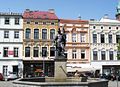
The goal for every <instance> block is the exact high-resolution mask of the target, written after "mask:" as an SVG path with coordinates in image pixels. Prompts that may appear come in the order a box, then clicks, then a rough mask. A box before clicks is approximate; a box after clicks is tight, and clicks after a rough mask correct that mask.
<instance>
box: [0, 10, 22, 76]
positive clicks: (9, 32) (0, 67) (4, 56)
mask: <svg viewBox="0 0 120 87" xmlns="http://www.w3.org/2000/svg"><path fill="white" fill-rule="evenodd" d="M0 35H1V38H0V73H2V74H3V75H4V76H8V75H9V74H10V73H16V74H17V75H19V76H20V77H21V76H22V68H23V63H22V39H23V38H22V36H23V20H22V14H20V13H2V12H1V13H0Z"/></svg>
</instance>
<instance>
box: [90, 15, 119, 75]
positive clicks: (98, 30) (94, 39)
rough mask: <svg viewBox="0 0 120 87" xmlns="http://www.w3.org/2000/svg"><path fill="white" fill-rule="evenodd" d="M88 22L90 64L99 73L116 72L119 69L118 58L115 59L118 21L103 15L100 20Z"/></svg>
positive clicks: (117, 53)
mask: <svg viewBox="0 0 120 87" xmlns="http://www.w3.org/2000/svg"><path fill="white" fill-rule="evenodd" d="M89 24H90V45H91V46H90V48H91V49H90V54H91V55H90V57H91V65H92V66H93V67H94V68H96V69H99V70H100V73H101V74H110V73H115V74H116V73H117V72H118V71H120V60H119V59H117V55H119V52H118V51H117V45H118V41H119V40H120V21H117V20H113V19H109V18H108V16H107V15H105V16H104V17H103V18H101V20H100V21H96V20H91V21H90V22H89Z"/></svg>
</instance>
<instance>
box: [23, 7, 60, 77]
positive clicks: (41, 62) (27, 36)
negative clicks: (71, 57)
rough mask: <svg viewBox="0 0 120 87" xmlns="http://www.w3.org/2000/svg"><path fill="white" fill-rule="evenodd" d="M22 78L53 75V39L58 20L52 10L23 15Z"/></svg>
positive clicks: (27, 12) (26, 12)
mask: <svg viewBox="0 0 120 87" xmlns="http://www.w3.org/2000/svg"><path fill="white" fill-rule="evenodd" d="M23 21H24V22H23V29H24V30H23V32H24V34H23V64H24V72H23V74H24V76H25V77H29V76H42V75H43V74H44V75H47V76H49V75H53V74H54V73H53V70H54V67H53V64H54V62H53V60H54V57H55V52H54V51H55V47H54V44H53V39H54V37H55V35H56V32H57V30H58V18H57V16H56V15H55V13H54V10H53V9H50V10H49V11H30V10H29V9H27V10H26V11H25V12H24V14H23Z"/></svg>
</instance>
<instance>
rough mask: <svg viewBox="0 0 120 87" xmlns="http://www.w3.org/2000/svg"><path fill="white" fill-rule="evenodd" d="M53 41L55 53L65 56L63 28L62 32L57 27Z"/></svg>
mask: <svg viewBox="0 0 120 87" xmlns="http://www.w3.org/2000/svg"><path fill="white" fill-rule="evenodd" d="M54 43H55V46H56V55H57V56H65V55H64V52H65V45H66V34H65V30H64V28H63V30H62V33H61V30H60V28H59V29H58V34H57V35H56V37H55V39H54Z"/></svg>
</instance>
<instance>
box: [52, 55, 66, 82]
mask: <svg viewBox="0 0 120 87" xmlns="http://www.w3.org/2000/svg"><path fill="white" fill-rule="evenodd" d="M66 64H67V59H66V58H64V57H63V56H61V57H60V56H57V57H56V58H55V71H54V73H55V76H54V78H55V81H56V82H62V81H63V82H64V81H66V79H67V75H66V73H67V68H66Z"/></svg>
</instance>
